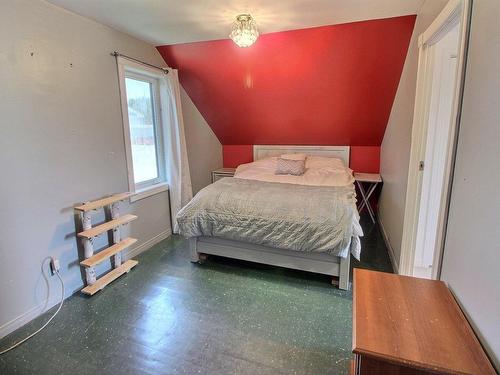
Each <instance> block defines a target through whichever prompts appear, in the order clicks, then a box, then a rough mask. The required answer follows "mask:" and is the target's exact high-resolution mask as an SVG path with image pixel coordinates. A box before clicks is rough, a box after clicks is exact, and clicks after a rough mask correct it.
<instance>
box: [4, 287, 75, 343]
mask: <svg viewBox="0 0 500 375" xmlns="http://www.w3.org/2000/svg"><path fill="white" fill-rule="evenodd" d="M70 295H71V294H70ZM67 297H69V296H67ZM67 297H65V299H66V298H67ZM60 298H61V297H60V296H59V297H58V298H55V299H53V300H50V301H44V302H42V303H40V304H39V305H37V306H35V307H33V308H31V309H29V310H28V311H26V312H24V313H23V314H21V315H19V316H18V317H16V318H14V319H12V320H11V321H10V322H7V323H5V324H3V325H2V326H0V339H1V338H4V337H5V336H7V335H9V334H11V333H12V332H14V331H15V330H16V329H18V328H21V327H22V326H24V325H25V324H27V323H29V322H31V321H32V320H33V319H35V318H37V317H39V316H40V315H42V314H43V313H45V312H47V311H48V310H50V309H51V308H52V307H54V306H55V305H56V304H58V303H59V301H60Z"/></svg>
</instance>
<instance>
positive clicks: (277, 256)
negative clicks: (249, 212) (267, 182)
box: [189, 145, 350, 290]
mask: <svg viewBox="0 0 500 375" xmlns="http://www.w3.org/2000/svg"><path fill="white" fill-rule="evenodd" d="M297 152H300V153H307V154H308V155H318V156H328V157H337V158H339V159H342V160H343V161H344V163H345V164H346V165H349V146H258V145H255V146H253V155H254V160H259V159H262V158H265V157H270V156H278V155H281V154H286V153H297ZM189 251H190V256H191V261H192V262H199V261H200V260H203V258H204V256H205V254H210V255H218V256H223V257H228V258H234V259H241V260H246V261H250V262H256V263H263V264H269V265H273V266H279V267H285V268H291V269H296V270H302V271H309V272H315V273H320V274H324V275H329V276H338V282H337V280H336V279H332V284H337V283H338V286H339V288H340V289H344V290H349V289H350V282H349V278H350V277H349V273H350V264H349V263H350V254H349V255H348V256H347V257H346V258H341V257H337V256H333V255H329V254H325V253H308V252H300V251H293V250H283V249H277V248H273V247H267V246H261V245H255V244H251V243H247V242H241V241H233V240H226V239H222V238H217V237H194V238H190V239H189Z"/></svg>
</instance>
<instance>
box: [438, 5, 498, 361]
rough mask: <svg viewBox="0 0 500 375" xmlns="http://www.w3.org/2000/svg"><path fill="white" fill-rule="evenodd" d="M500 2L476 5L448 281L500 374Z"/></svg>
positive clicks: (450, 226)
mask: <svg viewBox="0 0 500 375" xmlns="http://www.w3.org/2000/svg"><path fill="white" fill-rule="evenodd" d="M499 20H500V2H499V1H498V0H479V1H475V2H474V7H473V13H472V25H471V35H470V47H469V54H468V61H467V74H466V79H465V91H464V101H463V107H462V120H461V124H460V134H459V141H458V149H457V159H456V165H455V175H454V179H453V187H452V195H451V206H450V212H449V221H448V230H447V235H446V245H445V250H444V258H443V268H442V275H441V279H442V280H444V281H446V282H447V283H448V285H449V287H450V288H451V290H452V291H453V293H454V294H455V296H456V297H457V299H458V301H459V303H460V305H461V306H462V308H463V309H464V311H465V313H466V315H467V316H468V318H469V320H470V322H471V323H472V325H473V326H474V328H475V330H476V333H477V334H478V335H479V337H480V338H481V341H482V343H483V345H484V346H485V347H486V349H487V350H488V352H489V354H490V356H491V357H492V359H493V360H494V362H495V363H496V366H497V369H500V362H499V361H500V288H499V287H500V272H499V271H498V263H499V261H500V199H499V195H498V187H499V186H500V167H499V163H500V95H499V94H500V71H499V66H500V65H499V61H500V23H499Z"/></svg>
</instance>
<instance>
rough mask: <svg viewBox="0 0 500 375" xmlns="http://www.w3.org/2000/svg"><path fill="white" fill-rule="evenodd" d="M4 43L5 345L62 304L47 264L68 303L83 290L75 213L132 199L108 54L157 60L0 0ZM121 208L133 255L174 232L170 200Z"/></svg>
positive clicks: (28, 5)
mask: <svg viewBox="0 0 500 375" xmlns="http://www.w3.org/2000/svg"><path fill="white" fill-rule="evenodd" d="M0 45H1V46H2V48H1V49H0V82H1V83H0V85H1V86H0V87H1V88H0V114H1V117H0V163H1V164H0V166H1V170H2V175H1V178H0V180H1V183H0V196H2V204H1V205H0V337H1V336H3V335H5V334H6V333H8V332H10V331H11V330H12V329H14V328H16V327H17V326H19V325H21V324H22V323H24V322H26V321H28V320H30V319H31V318H33V317H35V316H36V315H37V314H38V313H39V312H40V310H41V308H42V307H43V306H44V302H45V301H46V300H47V297H48V299H49V301H50V302H49V305H52V304H54V303H55V302H56V301H57V299H58V298H59V293H60V292H59V285H58V283H57V281H56V278H55V277H50V278H49V280H48V282H49V285H50V287H49V288H47V283H46V281H45V279H44V278H43V276H42V273H41V268H40V267H41V264H42V260H43V259H44V258H46V257H47V256H49V255H51V256H56V257H58V258H59V259H60V261H61V273H62V276H63V278H64V280H65V282H66V287H67V294H68V295H69V294H71V293H72V292H74V291H75V290H78V289H79V288H80V287H81V286H82V278H81V274H80V267H79V265H78V252H77V246H76V239H75V233H74V232H75V222H74V215H73V208H72V207H73V206H74V205H75V204H76V203H79V202H82V201H85V200H91V199H95V198H99V197H102V196H104V195H106V194H110V193H113V192H122V191H126V190H127V186H128V185H127V171H126V163H125V150H124V143H123V130H122V121H121V112H120V99H119V93H118V79H117V73H116V65H115V59H114V58H113V57H112V56H110V52H112V51H115V50H118V51H120V52H122V53H125V54H128V55H131V56H135V57H138V58H140V59H143V60H145V61H148V62H150V63H154V64H159V65H164V61H163V59H162V58H161V56H160V55H159V54H158V52H157V51H156V49H155V48H154V47H153V46H152V45H149V44H147V43H144V42H142V41H139V40H137V39H135V38H133V37H131V36H128V35H126V34H123V33H120V32H118V31H115V30H113V29H111V28H109V27H106V26H103V25H101V24H98V23H96V22H94V21H91V20H88V19H86V18H83V17H81V16H78V15H75V14H73V13H70V12H67V11H65V10H62V9H60V8H57V7H55V6H53V5H50V4H48V3H46V2H45V1H39V0H35V1H33V0H3V1H2V2H1V5H0ZM182 104H183V108H184V111H185V112H186V113H187V125H186V127H188V128H189V129H192V128H196V129H200V128H203V126H204V124H203V123H202V124H201V125H200V124H199V123H198V119H196V118H194V119H193V116H194V115H193V111H195V110H194V109H193V108H190V102H186V100H184V101H183V103H182ZM193 131H194V130H193ZM190 134H191V133H190ZM191 138H193V136H191ZM189 146H190V149H188V152H189V153H190V156H189V159H190V161H191V162H192V163H193V164H194V165H193V166H192V171H193V173H194V174H195V176H197V175H198V174H199V175H203V176H206V175H208V173H209V171H208V170H205V171H203V168H204V167H208V166H211V164H209V163H208V164H203V163H201V164H200V163H198V164H196V157H195V158H193V157H192V155H191V152H192V151H193V150H192V149H193V147H194V148H196V150H195V154H194V155H199V152H200V151H199V150H198V146H197V142H196V141H195V142H190V143H189ZM205 152H206V153H207V154H210V153H211V152H214V153H215V154H217V153H219V154H220V153H221V151H220V144H219V145H218V146H217V144H216V143H215V142H214V141H213V140H211V141H210V142H209V143H208V146H206V148H205ZM215 158H217V156H216V157H215ZM205 182H208V180H203V179H201V178H200V179H198V178H196V179H195V183H196V186H197V187H200V186H201V185H202V184H203V183H205ZM122 207H123V212H133V213H135V214H137V215H138V216H139V219H138V220H137V221H135V222H134V223H132V225H131V235H132V236H134V237H136V238H138V239H139V242H138V246H141V245H144V244H146V245H147V244H148V241H151V240H158V239H159V238H163V237H165V236H166V235H168V234H169V232H170V221H169V209H168V195H167V193H161V194H158V195H155V196H153V197H149V198H146V199H143V200H140V201H138V202H136V203H134V204H131V205H129V204H128V203H125V204H123V205H122ZM149 243H150V242H149ZM98 244H99V245H103V246H104V241H102V240H101V241H100V242H99V243H98ZM99 271H101V272H103V271H105V268H102V267H101V268H100V269H99Z"/></svg>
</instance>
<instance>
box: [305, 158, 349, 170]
mask: <svg viewBox="0 0 500 375" xmlns="http://www.w3.org/2000/svg"><path fill="white" fill-rule="evenodd" d="M306 168H307V169H309V168H312V169H316V168H332V169H340V170H345V165H344V162H343V161H342V160H341V159H339V158H328V157H325V156H313V155H308V156H307V159H306Z"/></svg>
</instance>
